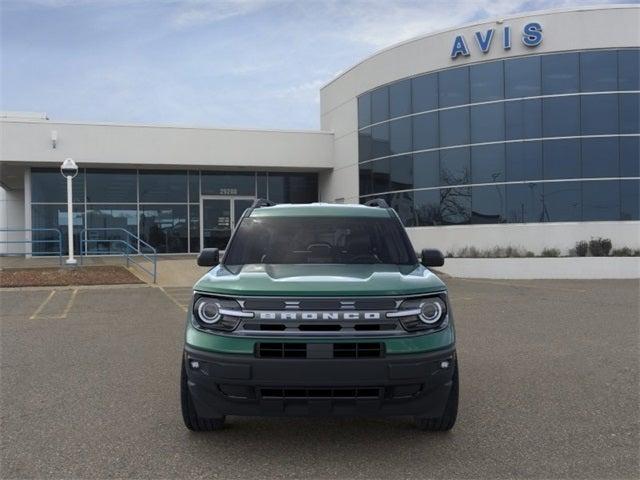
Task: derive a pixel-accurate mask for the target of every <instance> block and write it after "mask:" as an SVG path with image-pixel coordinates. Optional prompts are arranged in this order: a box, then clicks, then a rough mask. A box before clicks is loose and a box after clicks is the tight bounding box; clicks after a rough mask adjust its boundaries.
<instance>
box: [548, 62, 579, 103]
mask: <svg viewBox="0 0 640 480" xmlns="http://www.w3.org/2000/svg"><path fill="white" fill-rule="evenodd" d="M541 62H542V94H543V95H552V94H556V93H575V92H578V91H579V82H580V77H579V72H578V70H579V57H578V54H577V53H560V54H557V55H543V56H542V60H541Z"/></svg>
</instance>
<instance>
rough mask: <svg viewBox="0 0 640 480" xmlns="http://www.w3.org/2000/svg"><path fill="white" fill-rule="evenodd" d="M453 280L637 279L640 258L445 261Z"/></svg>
mask: <svg viewBox="0 0 640 480" xmlns="http://www.w3.org/2000/svg"><path fill="white" fill-rule="evenodd" d="M437 270H438V271H441V272H443V273H446V274H448V275H451V276H452V277H463V278H503V279H504V278H511V279H542V278H564V279H584V280H586V279H604V278H615V279H623V278H627V279H628V278H640V257H560V258H536V257H534V258H447V259H446V260H445V262H444V266H443V267H439V268H438V269H437Z"/></svg>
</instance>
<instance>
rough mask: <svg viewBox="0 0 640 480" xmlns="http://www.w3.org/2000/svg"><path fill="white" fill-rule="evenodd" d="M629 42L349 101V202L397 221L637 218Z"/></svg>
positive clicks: (638, 145)
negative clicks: (354, 144)
mask: <svg viewBox="0 0 640 480" xmlns="http://www.w3.org/2000/svg"><path fill="white" fill-rule="evenodd" d="M639 71H640V49H620V50H597V51H581V52H570V53H560V54H547V55H531V56H526V57H520V58H513V59H505V60H496V61H491V62H484V63H480V64H475V65H469V66H463V67H454V68H450V69H447V70H443V71H439V72H432V73H428V74H425V75H421V76H417V77H412V78H408V79H403V80H400V81H398V82H395V83H393V84H390V85H385V86H383V87H379V88H377V89H375V90H372V91H370V92H367V93H365V94H363V95H361V96H359V97H358V155H359V172H360V200H361V201H362V202H364V201H366V200H368V199H370V198H373V197H383V198H385V199H386V200H387V202H388V203H389V204H390V205H391V206H393V207H394V208H395V209H396V211H397V212H398V214H399V215H400V216H401V218H402V219H403V221H404V222H405V224H406V225H407V226H428V225H455V224H480V223H524V222H564V221H597V220H638V219H639V218H640V217H639V205H640V198H639V189H640V172H639V170H640V126H639V111H640V79H639Z"/></svg>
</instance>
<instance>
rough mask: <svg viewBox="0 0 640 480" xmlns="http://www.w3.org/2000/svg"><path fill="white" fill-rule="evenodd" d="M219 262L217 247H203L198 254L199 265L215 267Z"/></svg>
mask: <svg viewBox="0 0 640 480" xmlns="http://www.w3.org/2000/svg"><path fill="white" fill-rule="evenodd" d="M219 263H220V250H218V249H217V248H203V249H202V251H201V252H200V255H198V266H199V267H215V266H216V265H218V264H219Z"/></svg>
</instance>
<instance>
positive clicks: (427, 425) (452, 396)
mask: <svg viewBox="0 0 640 480" xmlns="http://www.w3.org/2000/svg"><path fill="white" fill-rule="evenodd" d="M458 395H459V385H458V362H456V364H455V367H454V370H453V378H452V382H451V391H450V392H449V398H447V405H446V406H445V407H444V413H443V414H442V416H441V417H437V418H424V417H416V418H415V422H416V427H417V428H418V429H419V430H424V431H428V432H445V431H447V430H451V429H452V428H453V426H454V425H455V424H456V418H457V416H458Z"/></svg>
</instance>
